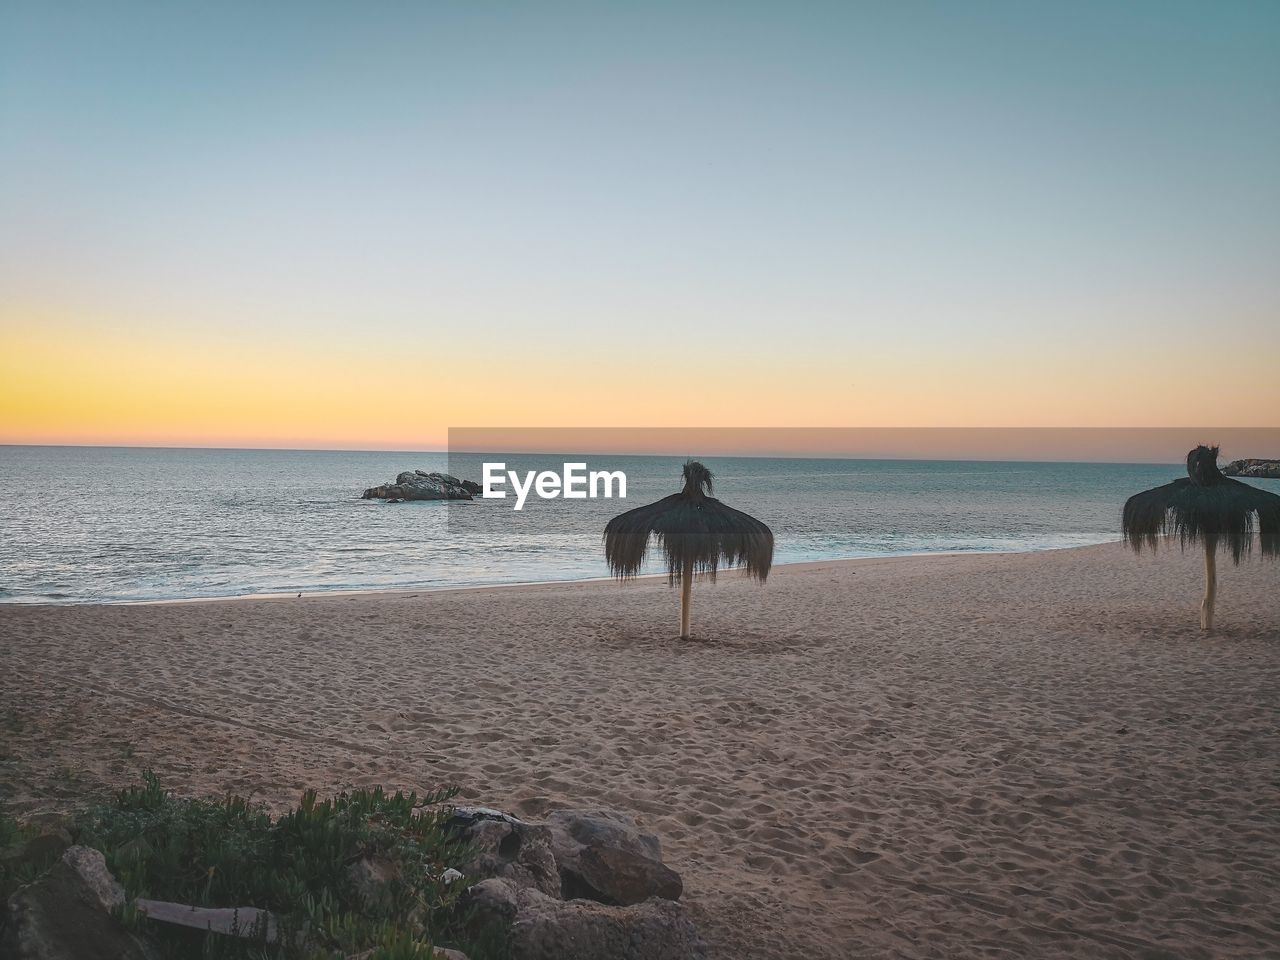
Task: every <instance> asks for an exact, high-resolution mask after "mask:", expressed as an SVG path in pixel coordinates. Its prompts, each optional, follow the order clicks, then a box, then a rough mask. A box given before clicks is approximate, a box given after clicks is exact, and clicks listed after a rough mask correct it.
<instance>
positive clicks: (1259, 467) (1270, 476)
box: [1222, 459, 1280, 480]
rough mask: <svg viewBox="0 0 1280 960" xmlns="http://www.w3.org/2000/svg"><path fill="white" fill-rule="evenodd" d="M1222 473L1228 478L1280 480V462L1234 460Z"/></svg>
mask: <svg viewBox="0 0 1280 960" xmlns="http://www.w3.org/2000/svg"><path fill="white" fill-rule="evenodd" d="M1222 472H1223V473H1224V474H1226V475H1227V476H1228V477H1256V478H1258V479H1260V480H1280V460H1256V459H1255V460H1232V461H1231V462H1230V463H1228V464H1227V465H1226V466H1225V467H1223V468H1222Z"/></svg>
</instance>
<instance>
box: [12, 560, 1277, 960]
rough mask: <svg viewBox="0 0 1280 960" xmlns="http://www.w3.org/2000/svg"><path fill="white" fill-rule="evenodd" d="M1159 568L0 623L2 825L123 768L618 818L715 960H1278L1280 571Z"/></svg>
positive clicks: (117, 777)
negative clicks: (420, 793)
mask: <svg viewBox="0 0 1280 960" xmlns="http://www.w3.org/2000/svg"><path fill="white" fill-rule="evenodd" d="M1219 573H1220V579H1221V583H1220V587H1219V594H1218V625H1219V629H1218V632H1217V634H1216V635H1215V636H1213V637H1210V638H1206V637H1204V636H1202V635H1201V633H1200V631H1199V628H1198V604H1199V594H1200V590H1201V587H1202V583H1201V576H1202V564H1201V559H1200V557H1199V556H1198V555H1196V554H1192V553H1188V554H1187V555H1185V556H1183V555H1181V554H1179V552H1178V551H1177V549H1176V548H1174V549H1172V550H1165V551H1162V552H1161V553H1160V554H1159V555H1158V556H1156V557H1152V556H1150V555H1144V556H1134V555H1133V554H1131V553H1129V552H1127V551H1125V550H1124V549H1122V548H1121V547H1120V546H1119V545H1106V546H1101V547H1088V548H1083V549H1076V550H1062V551H1053V552H1047V553H1039V554H1019V555H985V556H981V555H978V556H936V557H914V558H903V559H888V560H861V561H844V562H835V563H822V564H805V565H794V566H788V567H780V568H777V569H776V570H775V572H774V574H773V575H772V576H771V577H770V579H769V582H768V584H767V585H766V586H764V587H763V588H762V587H759V586H758V585H756V584H754V583H751V582H749V581H744V580H742V579H739V578H738V577H736V576H733V575H726V576H722V577H721V579H720V581H719V583H717V584H714V585H713V584H709V583H704V582H699V583H698V584H697V585H696V586H695V589H694V610H693V615H694V631H695V633H696V634H697V635H698V637H697V639H695V640H693V641H689V642H681V641H679V640H677V639H675V638H674V636H673V634H674V632H675V631H674V626H675V624H676V622H677V616H678V609H677V605H678V592H677V591H673V590H671V589H669V588H668V587H667V586H666V583H665V581H664V580H658V581H654V580H646V581H640V582H635V583H632V584H628V585H625V586H619V585H617V584H613V583H588V584H568V585H543V586H530V587H517V588H496V589H478V590H459V591H447V592H421V593H414V592H410V591H405V592H398V593H388V594H365V595H343V596H314V595H313V596H306V597H303V598H302V599H286V600H281V599H274V600H261V599H254V600H238V601H231V602H199V603H181V604H161V605H147V606H73V607H24V606H16V605H9V606H0V798H2V799H4V800H5V801H6V802H7V803H8V804H9V805H10V806H11V808H13V809H14V810H16V811H19V812H21V811H29V810H35V809H48V808H54V809H57V808H66V807H68V806H71V805H74V804H75V803H77V802H79V801H81V800H82V799H83V797H84V796H85V795H86V792H87V791H90V790H92V789H97V788H100V787H102V786H105V785H111V786H115V785H120V784H123V783H126V782H130V781H133V780H135V779H136V778H137V776H138V773H139V771H140V770H141V769H143V768H145V767H152V768H154V769H155V770H156V771H157V772H158V773H159V774H160V776H161V778H162V780H163V781H164V782H165V783H166V784H167V785H169V786H171V787H172V788H174V789H176V790H177V791H179V792H183V793H194V792H200V793H222V792H226V791H236V792H240V793H247V794H253V795H254V796H257V797H260V798H262V799H263V800H265V801H266V802H268V803H270V804H272V805H280V804H284V803H287V802H291V801H292V800H294V799H296V797H297V795H298V794H299V793H300V792H301V790H302V789H303V788H304V787H306V786H310V785H315V786H317V787H319V788H321V789H322V790H329V791H332V790H338V789H342V788H345V787H351V786H356V785H363V784H378V783H381V784H386V785H388V786H391V787H405V788H408V787H418V788H421V787H431V786H436V785H439V784H443V783H456V784H457V785H458V786H459V787H460V788H461V790H462V796H463V797H464V798H466V799H468V800H477V801H483V802H485V803H487V804H490V805H494V806H502V807H505V808H508V809H510V810H512V811H513V812H516V813H520V814H524V815H527V816H531V817H537V816H541V815H542V814H544V813H545V812H546V811H548V810H550V809H554V808H556V807H563V806H593V805H604V806H610V807H614V808H616V809H619V810H624V811H627V812H630V813H632V814H633V815H635V816H636V817H637V818H638V819H639V820H640V821H641V822H642V824H644V825H645V826H646V827H648V828H649V829H651V830H653V831H654V832H656V833H657V834H658V835H659V836H660V837H661V839H662V841H663V845H664V850H665V854H666V859H667V860H668V862H669V863H671V865H672V866H674V867H675V869H677V870H678V871H680V873H681V874H682V875H683V877H684V880H685V890H686V896H685V899H686V902H687V903H688V904H689V906H690V907H691V909H692V911H693V913H694V916H695V919H696V920H697V922H698V923H699V925H700V927H701V929H702V930H703V932H704V935H705V936H706V938H707V940H708V941H709V943H710V945H711V947H712V950H713V955H714V956H716V957H718V958H723V960H731V958H738V957H767V958H778V960H781V958H793V957H799V956H805V957H819V958H850V957H876V958H880V957H912V958H915V957H937V958H944V957H948V958H949V957H1020V958H1021V957H1090V958H1095V957H1142V958H1150V957H1179V958H1226V957H1242V958H1243V957H1250V958H1255V957H1262V956H1280V947H1278V946H1277V944H1280V892H1278V891H1280V565H1277V564H1276V563H1273V562H1262V561H1261V560H1259V559H1257V558H1254V559H1253V560H1249V561H1246V562H1245V563H1244V564H1242V565H1241V566H1240V567H1238V568H1236V567H1232V566H1231V565H1230V564H1229V563H1227V564H1222V563H1220V564H1219Z"/></svg>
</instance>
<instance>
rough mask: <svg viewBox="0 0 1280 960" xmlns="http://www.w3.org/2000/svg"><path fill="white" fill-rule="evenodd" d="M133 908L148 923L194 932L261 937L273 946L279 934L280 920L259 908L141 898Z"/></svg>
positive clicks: (249, 937) (248, 937)
mask: <svg viewBox="0 0 1280 960" xmlns="http://www.w3.org/2000/svg"><path fill="white" fill-rule="evenodd" d="M133 905H134V906H135V907H137V909H138V912H139V913H141V914H142V915H143V916H144V917H146V918H147V919H148V920H153V921H155V922H156V923H168V924H172V925H173V926H177V927H187V928H189V929H191V930H204V931H205V932H207V933H218V934H222V935H223V936H229V937H244V938H247V939H257V938H259V937H261V938H262V939H263V940H265V941H266V942H267V943H274V942H275V941H276V939H277V937H279V934H280V923H279V921H278V920H277V918H276V917H275V916H274V915H272V914H271V913H270V912H269V911H267V910H261V909H259V908H258V907H193V906H191V905H190V904H186V903H170V902H169V901H167V900H144V899H142V898H141V897H139V898H138V899H137V900H135V901H134V902H133Z"/></svg>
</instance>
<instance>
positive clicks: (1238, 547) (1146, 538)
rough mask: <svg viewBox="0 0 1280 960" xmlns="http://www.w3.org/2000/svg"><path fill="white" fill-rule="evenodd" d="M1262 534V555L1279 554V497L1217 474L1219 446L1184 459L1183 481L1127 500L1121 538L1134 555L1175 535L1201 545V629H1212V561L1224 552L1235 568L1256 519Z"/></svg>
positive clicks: (1214, 588)
mask: <svg viewBox="0 0 1280 960" xmlns="http://www.w3.org/2000/svg"><path fill="white" fill-rule="evenodd" d="M1255 517H1256V518H1257V529H1258V533H1259V534H1260V535H1261V536H1260V539H1261V540H1262V553H1263V556H1266V555H1268V554H1270V555H1277V554H1280V497H1278V496H1276V495H1275V494H1274V493H1269V492H1267V491H1266V490H1259V489H1258V488H1257V487H1253V486H1250V485H1249V484H1247V483H1241V482H1240V481H1239V480H1232V479H1231V478H1230V477H1227V476H1223V474H1222V472H1221V471H1220V470H1219V469H1218V448H1217V447H1205V446H1200V447H1196V448H1195V449H1194V450H1192V451H1191V452H1190V453H1188V454H1187V476H1186V477H1185V478H1182V479H1178V480H1175V481H1173V483H1166V484H1165V485H1164V486H1162V487H1155V488H1153V489H1151V490H1144V491H1143V492H1142V493H1136V494H1134V495H1133V496H1132V497H1130V498H1129V499H1128V500H1127V501H1125V505H1124V515H1123V518H1122V525H1123V527H1124V538H1125V540H1127V541H1128V542H1129V543H1130V544H1132V545H1133V549H1134V550H1141V549H1142V548H1143V547H1144V546H1148V547H1150V548H1151V549H1152V550H1154V549H1155V548H1156V544H1157V543H1159V541H1160V537H1161V536H1163V535H1164V534H1168V533H1173V534H1177V536H1178V540H1179V542H1180V543H1181V544H1182V546H1183V547H1184V548H1185V547H1186V545H1187V544H1188V543H1197V542H1199V543H1202V544H1204V573H1205V588H1204V600H1203V602H1202V603H1201V604H1200V627H1201V629H1203V630H1206V631H1208V630H1212V629H1213V606H1214V602H1215V600H1216V599H1217V592H1218V570H1217V562H1216V556H1217V552H1218V548H1219V547H1222V548H1224V549H1226V550H1228V551H1229V552H1230V553H1231V558H1232V559H1233V560H1234V561H1235V562H1236V563H1237V564H1238V563H1239V562H1240V558H1241V557H1242V556H1243V555H1244V554H1246V553H1247V552H1248V551H1249V549H1250V548H1251V547H1252V546H1253V530H1254V518H1255Z"/></svg>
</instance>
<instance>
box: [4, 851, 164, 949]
mask: <svg viewBox="0 0 1280 960" xmlns="http://www.w3.org/2000/svg"><path fill="white" fill-rule="evenodd" d="M124 902H125V896H124V888H123V887H121V886H120V884H119V883H118V882H117V881H116V879H115V878H114V877H112V876H111V873H110V872H109V871H108V870H107V864H106V860H105V859H104V858H103V856H102V854H101V853H99V852H98V851H97V850H93V849H91V848H89V847H79V846H73V847H69V848H68V849H67V850H66V851H65V852H64V853H63V854H62V857H61V859H59V860H58V861H57V862H56V863H55V864H54V865H53V866H52V867H50V868H49V870H48V871H46V872H45V873H44V874H43V875H41V876H40V877H39V878H37V879H36V880H35V881H33V882H32V883H29V884H27V885H26V886H25V887H22V888H20V889H19V890H17V891H15V892H14V894H13V895H12V896H11V897H10V898H9V903H8V910H9V917H8V920H9V922H8V928H7V930H6V934H5V936H6V940H5V942H4V943H3V944H0V948H2V949H0V955H3V956H5V957H10V958H12V960H151V956H152V954H151V952H150V951H149V950H148V948H147V947H146V945H145V944H144V943H143V942H142V941H141V940H140V939H138V938H137V937H136V936H134V935H133V934H132V933H131V932H129V931H128V930H126V929H124V927H122V926H121V925H120V922H119V921H118V920H116V918H115V917H114V916H113V915H112V912H113V911H116V910H119V909H120V908H121V907H123V906H124Z"/></svg>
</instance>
